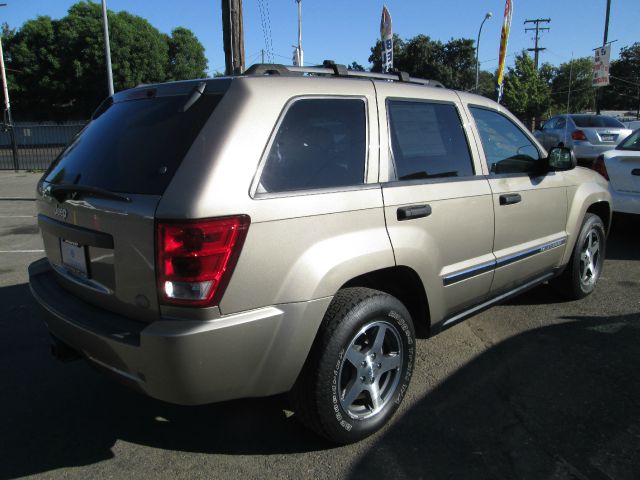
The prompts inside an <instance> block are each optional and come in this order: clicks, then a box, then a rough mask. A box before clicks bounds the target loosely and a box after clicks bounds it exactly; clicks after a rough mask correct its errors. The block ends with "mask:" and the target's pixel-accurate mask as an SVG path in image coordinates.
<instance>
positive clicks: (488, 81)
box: [478, 70, 498, 100]
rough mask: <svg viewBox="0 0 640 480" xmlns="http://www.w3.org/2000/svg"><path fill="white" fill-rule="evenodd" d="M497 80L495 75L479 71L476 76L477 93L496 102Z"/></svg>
mask: <svg viewBox="0 0 640 480" xmlns="http://www.w3.org/2000/svg"><path fill="white" fill-rule="evenodd" d="M497 82H498V79H497V77H496V75H495V74H493V73H491V72H487V71H486V70H480V73H479V75H478V93H479V94H480V95H482V96H484V97H487V98H490V99H491V100H496V99H497V98H498V83H497Z"/></svg>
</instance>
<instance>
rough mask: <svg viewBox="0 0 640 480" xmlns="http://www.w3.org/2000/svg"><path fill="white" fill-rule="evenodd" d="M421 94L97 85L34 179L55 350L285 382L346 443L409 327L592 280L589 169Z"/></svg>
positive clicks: (191, 374) (34, 278) (242, 82)
mask: <svg viewBox="0 0 640 480" xmlns="http://www.w3.org/2000/svg"><path fill="white" fill-rule="evenodd" d="M302 72H305V73H306V75H305V76H303V75H301V73H302ZM439 87H441V85H440V84H438V83H436V82H430V81H428V80H418V79H411V78H409V76H408V75H406V74H403V73H399V74H397V75H386V74H371V73H364V72H352V71H347V69H346V68H344V67H342V66H337V65H335V64H328V65H327V68H310V69H303V68H300V67H298V68H295V67H290V68H287V67H283V66H277V65H266V66H265V65H259V66H255V67H253V68H251V69H249V71H248V72H247V73H246V74H245V75H240V76H235V77H231V78H220V79H208V80H197V81H184V82H174V83H166V84H158V85H147V86H140V87H138V88H134V89H131V90H126V91H123V92H118V93H116V94H115V95H114V96H112V97H111V98H109V99H107V100H106V101H105V102H104V103H103V104H102V105H101V106H100V107H99V108H98V110H97V111H96V113H95V114H94V115H93V118H92V119H91V122H90V123H89V125H88V126H87V127H86V128H85V130H84V131H83V132H82V133H81V135H80V136H79V137H78V138H77V139H76V140H75V141H74V142H73V143H72V144H71V145H70V146H69V148H68V149H67V150H66V151H65V152H64V153H63V154H62V155H61V156H60V157H59V159H58V160H57V161H56V162H55V163H54V164H53V165H52V166H51V168H50V169H49V170H48V171H47V172H46V173H45V174H44V176H43V178H42V180H41V181H40V183H39V185H38V200H37V209H38V224H39V226H40V229H41V231H42V238H43V241H44V247H45V250H46V258H44V259H41V260H39V261H37V262H35V263H33V264H32V265H31V266H30V268H29V275H30V285H31V290H32V292H33V295H34V297H35V298H36V299H37V301H38V302H39V303H40V304H41V305H42V306H43V307H44V308H45V310H46V311H47V312H48V318H47V325H48V328H49V330H50V332H51V334H52V336H53V338H54V342H55V343H54V348H53V351H54V353H55V354H56V355H57V356H58V357H60V358H63V359H71V358H73V357H75V356H81V357H84V358H85V359H86V360H87V361H89V362H90V363H92V364H93V365H95V366H97V367H98V368H100V369H102V370H103V371H105V372H107V373H109V374H111V375H113V376H115V377H117V378H118V379H120V380H121V381H123V382H125V383H127V384H129V385H130V386H132V387H134V388H136V389H138V390H140V391H142V392H144V393H146V394H148V395H150V396H152V397H155V398H158V399H162V400H165V401H168V402H174V403H178V404H184V405H194V404H204V403H209V402H217V401H222V400H230V399H235V398H241V397H262V396H267V395H273V394H279V393H282V392H290V395H291V401H292V406H293V409H294V411H295V416H296V417H297V418H298V419H300V421H302V422H303V423H304V424H305V425H308V426H309V427H310V428H312V429H313V430H315V431H316V432H317V433H319V434H320V435H323V436H325V437H327V438H328V439H330V440H332V441H334V442H338V443H348V442H354V441H357V440H359V439H361V438H364V437H366V436H367V435H370V434H371V433H373V432H375V431H377V430H378V429H380V428H381V427H382V426H383V425H384V424H385V423H386V422H387V421H388V420H389V419H390V418H391V416H392V415H393V413H394V412H395V411H396V410H397V408H398V406H399V405H400V403H401V402H402V400H403V397H404V396H405V394H406V392H407V388H408V386H409V382H410V380H411V376H412V373H413V369H414V366H415V359H416V332H417V333H418V334H420V335H421V336H429V335H433V334H435V333H437V332H439V331H442V330H443V329H445V328H447V327H450V326H452V325H455V324H456V323H458V322H459V321H461V320H463V319H465V318H467V317H469V316H471V315H474V314H475V313H477V312H479V311H480V310H482V309H484V308H487V307H490V306H491V305H494V304H496V303H498V302H501V301H503V300H505V299H507V298H510V297H511V296H513V295H517V294H519V293H521V292H523V291H525V290H527V289H529V288H532V287H534V286H536V285H538V284H540V283H543V282H546V281H550V282H553V284H554V285H555V286H556V288H558V290H559V291H560V292H562V293H563V294H564V295H566V296H567V297H569V298H574V299H577V298H582V297H584V296H586V295H589V294H590V293H591V292H592V291H593V290H594V288H595V286H596V283H597V281H598V278H599V277H600V275H601V272H602V267H603V261H604V253H605V242H606V232H607V230H608V228H609V225H610V219H611V206H610V204H611V196H610V194H609V192H608V190H607V182H606V181H605V180H604V179H603V178H602V177H601V176H600V175H598V174H597V173H596V172H594V171H593V170H588V169H583V168H574V167H575V158H574V157H573V156H572V154H571V152H570V151H569V149H567V148H554V149H552V150H551V151H550V153H549V154H548V155H547V153H546V152H545V151H544V149H543V148H542V147H541V146H540V145H539V143H538V142H537V141H536V140H535V138H534V137H533V136H532V135H531V134H530V133H529V132H528V131H527V129H526V128H525V127H524V126H523V125H522V124H521V123H520V122H519V121H518V120H517V119H516V118H515V117H514V116H513V115H512V114H510V113H509V112H508V111H507V110H506V109H505V108H503V107H502V106H500V105H498V104H497V103H495V102H493V101H491V100H489V99H487V98H484V97H481V96H478V95H473V94H469V93H464V92H456V91H452V90H448V89H446V88H439ZM451 354H452V355H454V354H455V352H451Z"/></svg>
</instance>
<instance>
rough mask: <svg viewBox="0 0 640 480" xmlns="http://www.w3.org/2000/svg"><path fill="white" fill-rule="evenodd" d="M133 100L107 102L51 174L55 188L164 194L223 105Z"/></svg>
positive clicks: (211, 97) (210, 97)
mask: <svg viewBox="0 0 640 480" xmlns="http://www.w3.org/2000/svg"><path fill="white" fill-rule="evenodd" d="M149 92H150V93H149V94H148V95H149V96H148V97H147V96H145V95H132V97H133V98H132V99H126V98H127V97H125V99H124V100H121V101H115V102H111V101H107V102H106V103H104V104H103V105H102V106H101V107H100V108H99V109H98V111H97V112H96V114H95V115H94V118H93V119H92V121H91V122H90V123H89V124H88V125H87V127H86V128H85V129H84V130H83V131H82V132H81V134H80V135H79V136H78V137H77V138H76V139H75V140H74V141H73V142H72V143H71V145H70V146H69V147H68V148H67V149H66V150H65V151H64V152H63V153H62V155H61V156H60V157H59V158H58V159H57V160H56V162H55V163H54V164H53V165H52V167H51V168H50V170H49V171H48V172H47V174H46V177H45V181H47V182H50V183H52V184H79V185H89V186H93V187H98V188H103V189H106V190H109V191H112V192H122V193H137V194H150V195H161V194H162V193H164V190H165V188H166V187H167V185H168V184H169V182H170V181H171V178H172V177H173V174H174V173H175V172H176V170H177V169H178V167H179V166H180V164H181V162H182V160H183V158H184V156H185V155H186V153H187V151H188V150H189V148H190V147H191V145H192V144H193V142H194V140H195V139H196V137H197V136H198V134H199V132H200V130H201V129H202V127H203V126H204V123H205V122H206V121H207V119H208V118H209V117H210V116H211V114H212V112H213V111H214V109H215V107H216V106H217V105H218V103H219V102H220V99H221V98H222V95H220V94H206V93H205V94H203V95H201V96H200V97H199V98H198V99H197V100H196V101H195V103H193V104H191V105H190V106H189V107H188V108H186V110H185V105H186V104H187V102H188V100H189V98H190V95H189V94H186V95H173V96H158V97H154V96H153V89H150V90H149Z"/></svg>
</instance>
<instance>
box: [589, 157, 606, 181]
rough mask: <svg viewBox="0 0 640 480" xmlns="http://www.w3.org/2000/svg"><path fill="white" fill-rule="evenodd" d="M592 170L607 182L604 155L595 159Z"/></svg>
mask: <svg viewBox="0 0 640 480" xmlns="http://www.w3.org/2000/svg"><path fill="white" fill-rule="evenodd" d="M593 169H594V170H595V171H596V172H598V173H599V174H600V175H602V176H603V177H604V178H606V179H607V180H609V173H608V172H607V167H606V166H605V164H604V155H600V156H599V157H598V158H596V161H595V162H594V164H593Z"/></svg>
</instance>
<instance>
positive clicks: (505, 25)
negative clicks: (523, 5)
mask: <svg viewBox="0 0 640 480" xmlns="http://www.w3.org/2000/svg"><path fill="white" fill-rule="evenodd" d="M512 13H513V2H512V1H511V0H507V1H506V2H505V5H504V20H503V21H502V34H501V35H500V55H498V58H499V61H498V103H500V100H502V93H503V90H504V84H503V81H504V63H505V59H506V56H507V42H508V41H509V29H510V28H511V14H512Z"/></svg>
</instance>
